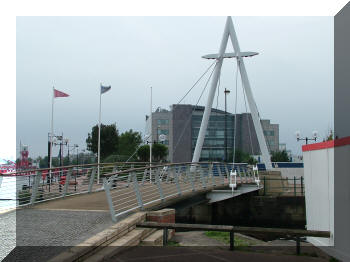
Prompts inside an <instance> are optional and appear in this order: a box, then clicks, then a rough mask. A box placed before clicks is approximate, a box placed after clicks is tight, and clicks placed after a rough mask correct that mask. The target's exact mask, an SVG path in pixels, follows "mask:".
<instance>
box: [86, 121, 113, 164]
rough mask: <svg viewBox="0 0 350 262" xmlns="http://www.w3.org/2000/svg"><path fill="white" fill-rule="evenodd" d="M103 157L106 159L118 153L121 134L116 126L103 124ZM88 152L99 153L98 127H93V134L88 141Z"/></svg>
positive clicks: (90, 134)
mask: <svg viewBox="0 0 350 262" xmlns="http://www.w3.org/2000/svg"><path fill="white" fill-rule="evenodd" d="M100 143H101V144H100V146H101V148H100V149H101V152H100V154H101V157H102V158H105V157H107V156H109V155H111V154H113V153H116V152H117V151H118V143H119V133H118V130H117V127H116V124H112V125H103V124H101V141H100ZM86 147H87V150H89V151H92V152H93V153H95V154H96V153H97V151H98V125H95V126H93V127H92V130H91V133H89V134H88V138H87V139H86Z"/></svg>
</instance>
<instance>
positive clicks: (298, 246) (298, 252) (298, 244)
mask: <svg viewBox="0 0 350 262" xmlns="http://www.w3.org/2000/svg"><path fill="white" fill-rule="evenodd" d="M296 242H297V255H298V256H299V255H300V237H299V236H297V239H296Z"/></svg>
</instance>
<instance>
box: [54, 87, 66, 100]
mask: <svg viewBox="0 0 350 262" xmlns="http://www.w3.org/2000/svg"><path fill="white" fill-rule="evenodd" d="M67 96H69V95H68V94H66V93H63V92H61V91H58V90H56V89H54V97H55V98H56V97H67Z"/></svg>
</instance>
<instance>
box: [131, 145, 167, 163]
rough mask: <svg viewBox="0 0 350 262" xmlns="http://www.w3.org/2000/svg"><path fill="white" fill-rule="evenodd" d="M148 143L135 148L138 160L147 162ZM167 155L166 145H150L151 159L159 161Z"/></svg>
mask: <svg viewBox="0 0 350 262" xmlns="http://www.w3.org/2000/svg"><path fill="white" fill-rule="evenodd" d="M149 150H150V148H149V145H143V146H140V147H139V149H138V150H137V156H138V158H139V160H140V161H143V162H148V161H149ZM167 155H168V147H167V146H165V145H163V144H159V143H156V144H153V145H152V159H153V161H161V160H164V159H165V158H166V156H167Z"/></svg>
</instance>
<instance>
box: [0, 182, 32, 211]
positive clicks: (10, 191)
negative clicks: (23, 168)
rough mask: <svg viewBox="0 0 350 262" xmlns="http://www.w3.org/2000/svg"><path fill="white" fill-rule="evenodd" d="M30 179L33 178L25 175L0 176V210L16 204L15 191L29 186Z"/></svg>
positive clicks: (13, 206)
mask: <svg viewBox="0 0 350 262" xmlns="http://www.w3.org/2000/svg"><path fill="white" fill-rule="evenodd" d="M30 179H31V180H33V179H32V178H29V177H25V176H17V177H16V176H0V212H1V211H4V210H6V209H10V208H15V207H16V206H17V205H18V201H17V200H16V192H17V191H20V190H22V189H23V186H29V184H30V182H31V181H30Z"/></svg>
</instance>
